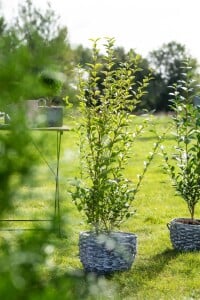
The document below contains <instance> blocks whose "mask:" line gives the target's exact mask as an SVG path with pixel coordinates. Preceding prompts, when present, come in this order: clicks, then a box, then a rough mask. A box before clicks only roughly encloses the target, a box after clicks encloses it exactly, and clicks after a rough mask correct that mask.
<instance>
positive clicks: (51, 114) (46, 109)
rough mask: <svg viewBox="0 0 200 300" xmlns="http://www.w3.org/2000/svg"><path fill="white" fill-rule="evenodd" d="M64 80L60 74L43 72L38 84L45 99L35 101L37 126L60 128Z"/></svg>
mask: <svg viewBox="0 0 200 300" xmlns="http://www.w3.org/2000/svg"><path fill="white" fill-rule="evenodd" d="M64 80H65V78H64V75H63V74H62V73H60V72H57V71H53V70H44V71H43V72H41V74H40V82H41V83H42V85H43V87H44V93H45V97H43V98H41V99H39V100H37V103H38V108H37V112H38V116H37V120H36V123H37V126H46V127H60V126H62V125H63V104H64V100H63V99H62V98H61V97H60V93H61V89H62V86H63V82H64Z"/></svg>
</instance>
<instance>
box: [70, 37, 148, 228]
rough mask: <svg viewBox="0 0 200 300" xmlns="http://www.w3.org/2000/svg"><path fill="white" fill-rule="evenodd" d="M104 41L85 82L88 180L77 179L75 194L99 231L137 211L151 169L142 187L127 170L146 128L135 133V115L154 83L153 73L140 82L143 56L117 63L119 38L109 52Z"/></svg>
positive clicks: (83, 142) (83, 149)
mask: <svg viewBox="0 0 200 300" xmlns="http://www.w3.org/2000/svg"><path fill="white" fill-rule="evenodd" d="M98 42H99V40H93V48H92V52H93V61H92V62H91V63H90V64H88V65H87V67H88V73H87V74H86V76H82V77H81V76H80V81H79V94H78V98H79V100H80V104H81V105H80V107H81V114H82V116H83V118H82V123H81V126H80V156H81V157H80V159H81V174H82V181H77V184H76V185H75V190H74V193H73V194H72V197H73V200H74V202H75V204H76V206H77V208H78V209H79V210H81V211H83V212H84V213H85V215H86V217H87V221H88V223H89V224H91V225H92V226H93V227H94V228H95V230H96V231H99V230H111V229H112V228H114V227H117V226H119V225H120V224H121V222H122V221H123V220H124V219H125V218H127V217H129V216H130V215H131V214H132V213H131V203H132V201H133V200H134V197H135V194H136V192H137V191H138V189H139V185H140V182H141V180H142V178H143V176H144V173H145V172H146V169H147V168H145V171H144V173H143V174H142V175H141V177H140V178H139V183H137V184H136V185H134V184H133V183H132V182H131V181H130V180H128V179H127V178H125V176H124V174H123V172H124V169H125V167H126V164H127V162H128V159H129V157H130V155H131V146H132V143H133V141H134V137H135V135H136V136H137V135H138V134H139V132H140V131H141V130H142V129H140V128H136V132H135V135H134V134H133V132H130V123H131V121H132V115H131V113H132V112H133V110H134V109H135V107H136V105H137V103H138V102H140V100H141V97H142V96H143V95H144V94H145V88H146V87H147V85H148V81H149V77H148V76H147V77H146V78H144V79H143V81H142V82H140V83H138V82H135V78H136V76H135V75H136V72H137V71H138V70H139V68H138V63H139V60H140V58H139V57H138V56H134V55H133V54H132V53H130V57H129V60H127V62H126V63H121V64H119V63H118V64H116V63H115V60H116V59H115V51H114V39H110V38H108V39H106V43H105V45H104V47H105V48H104V50H105V54H103V55H100V51H99V49H98ZM130 112H131V113H130ZM141 128H143V127H141ZM150 160H151V157H150V158H149V160H148V164H149V161H150Z"/></svg>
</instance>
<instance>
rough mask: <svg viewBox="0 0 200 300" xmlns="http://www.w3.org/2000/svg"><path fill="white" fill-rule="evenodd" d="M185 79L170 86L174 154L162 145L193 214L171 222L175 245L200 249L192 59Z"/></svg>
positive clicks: (199, 132) (197, 111) (199, 146)
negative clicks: (196, 214)
mask: <svg viewBox="0 0 200 300" xmlns="http://www.w3.org/2000/svg"><path fill="white" fill-rule="evenodd" d="M182 77H183V78H182V80H180V81H178V82H177V83H176V84H174V85H173V86H172V87H170V88H171V90H172V92H171V93H170V95H171V96H172V98H173V99H172V100H171V103H172V105H171V108H172V110H173V112H174V114H173V125H174V128H175V147H174V148H173V151H172V152H173V153H172V155H169V154H168V153H167V151H166V150H165V148H162V152H163V156H164V159H165V162H166V169H167V171H168V172H169V174H170V176H171V178H172V182H173V186H174V187H175V189H176V191H177V192H178V194H179V195H180V196H181V198H182V199H183V200H184V201H185V202H186V205H187V207H188V212H189V215H190V217H189V218H188V217H178V218H175V219H173V220H172V221H171V222H170V223H169V224H168V227H169V230H170V238H171V242H172V245H173V247H174V248H175V249H177V250H182V251H189V250H200V220H199V219H196V218H195V208H196V205H197V204H198V202H199V200H200V107H199V106H198V105H194V98H195V94H196V92H197V85H195V82H194V80H193V77H194V76H192V68H191V67H190V63H189V61H186V62H184V63H183V73H182Z"/></svg>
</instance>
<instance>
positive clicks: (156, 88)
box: [148, 41, 198, 111]
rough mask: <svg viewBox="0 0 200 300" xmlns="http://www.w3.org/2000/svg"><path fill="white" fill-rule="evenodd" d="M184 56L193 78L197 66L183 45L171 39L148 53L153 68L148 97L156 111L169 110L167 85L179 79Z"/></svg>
mask: <svg viewBox="0 0 200 300" xmlns="http://www.w3.org/2000/svg"><path fill="white" fill-rule="evenodd" d="M186 58H189V59H190V61H191V64H192V70H193V76H194V78H195V77H196V76H197V68H198V64H197V60H196V59H195V58H192V57H191V55H190V54H189V53H188V51H187V50H186V47H185V46H184V45H182V44H180V43H177V42H175V41H172V42H169V43H167V44H163V46H162V47H161V48H159V49H158V50H154V51H152V52H150V53H149V56H148V61H149V64H150V66H151V67H152V69H153V77H154V80H153V81H152V82H151V84H150V86H149V92H150V95H149V97H150V98H151V99H152V100H151V101H152V103H153V106H154V108H155V110H156V111H160V110H162V111H168V110H169V105H170V104H169V97H168V93H169V90H168V86H171V85H173V84H174V83H175V82H177V81H178V80H180V79H181V73H182V69H181V65H182V62H183V61H184V60H185V59H186Z"/></svg>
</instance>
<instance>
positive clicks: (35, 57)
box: [10, 0, 74, 98]
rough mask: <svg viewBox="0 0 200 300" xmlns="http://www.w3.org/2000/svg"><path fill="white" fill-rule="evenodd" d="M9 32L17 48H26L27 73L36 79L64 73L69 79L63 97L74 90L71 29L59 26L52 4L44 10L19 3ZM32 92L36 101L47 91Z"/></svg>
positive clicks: (27, 1) (25, 3) (29, 0)
mask: <svg viewBox="0 0 200 300" xmlns="http://www.w3.org/2000/svg"><path fill="white" fill-rule="evenodd" d="M10 32H14V33H15V35H16V37H17V39H18V44H17V47H25V48H26V49H27V52H28V54H29V64H28V66H27V73H33V74H34V75H35V76H36V77H37V76H38V74H40V72H42V71H44V70H50V71H55V72H62V73H63V74H65V77H66V80H65V82H64V86H63V93H62V94H63V95H65V94H66V93H67V92H69V91H70V90H71V82H73V76H74V72H73V70H74V64H73V51H72V50H71V46H70V43H69V41H68V30H67V27H61V26H60V25H59V16H57V15H56V14H55V12H54V11H53V10H52V9H51V6H50V4H48V6H47V8H46V10H44V11H41V10H40V9H38V8H36V7H35V6H34V5H33V3H32V1H31V0H26V1H25V2H24V3H22V4H20V5H19V7H18V15H17V17H16V18H15V20H14V23H13V26H11V27H10ZM40 88H41V87H40ZM45 88H46V87H43V89H45ZM33 91H34V93H33V94H32V95H31V93H30V97H33V98H34V97H37V96H41V95H43V93H45V90H41V89H39V88H38V89H34V90H33ZM36 91H37V94H36V93H35V92H36ZM30 97H29V98H30Z"/></svg>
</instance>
